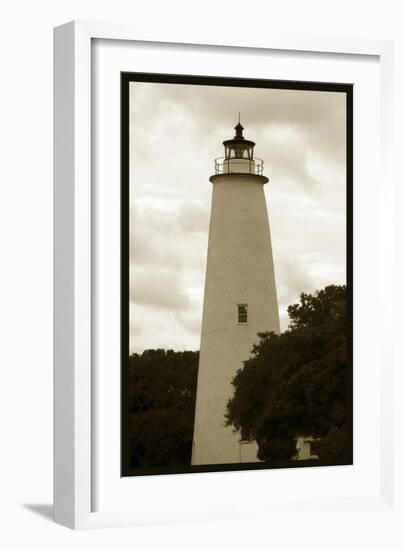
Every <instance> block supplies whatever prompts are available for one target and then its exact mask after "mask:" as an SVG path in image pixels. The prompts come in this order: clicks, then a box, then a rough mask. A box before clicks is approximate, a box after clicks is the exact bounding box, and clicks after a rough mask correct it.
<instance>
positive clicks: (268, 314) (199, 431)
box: [192, 123, 280, 465]
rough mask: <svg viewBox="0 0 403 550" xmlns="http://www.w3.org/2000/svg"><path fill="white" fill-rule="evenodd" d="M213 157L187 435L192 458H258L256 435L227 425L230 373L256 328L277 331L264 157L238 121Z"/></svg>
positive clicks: (203, 460)
mask: <svg viewBox="0 0 403 550" xmlns="http://www.w3.org/2000/svg"><path fill="white" fill-rule="evenodd" d="M235 130H236V135H235V137H234V138H233V139H230V140H227V141H224V143H223V144H224V148H225V157H223V158H222V159H217V160H216V163H215V168H216V169H215V172H216V173H215V175H213V176H211V177H210V181H211V183H212V184H213V198H212V207H211V219H210V230H209V243H208V254H207V271H206V282H205V291H204V307H203V322H202V332H201V345H200V362H199V374H198V385H197V397H196V416H195V428H194V436H193V453H192V464H193V465H202V464H204V465H206V464H234V463H239V462H254V461H258V459H257V456H256V454H257V445H256V443H255V442H253V443H249V444H246V443H244V442H241V441H240V437H239V434H234V433H233V431H232V428H231V427H226V426H225V417H224V415H225V413H226V405H227V402H228V400H229V399H230V397H231V396H232V394H233V386H232V385H231V381H232V379H233V378H234V376H235V374H236V371H237V370H238V369H240V368H241V367H242V366H243V361H244V360H246V359H248V358H249V357H250V355H251V349H252V346H253V344H254V343H255V342H256V341H257V333H258V332H265V331H273V332H276V333H278V332H280V323H279V314H278V304H277V293H276V284H275V277H274V267H273V258H272V247H271V238H270V228H269V220H268V215H267V208H266V201H265V195H264V191H263V185H264V184H265V183H267V182H268V178H267V177H265V176H264V175H263V161H261V160H259V159H255V158H254V156H253V148H254V146H255V144H254V142H253V141H249V140H246V139H245V138H244V136H243V127H242V126H241V124H240V123H238V124H237V125H236V127H235Z"/></svg>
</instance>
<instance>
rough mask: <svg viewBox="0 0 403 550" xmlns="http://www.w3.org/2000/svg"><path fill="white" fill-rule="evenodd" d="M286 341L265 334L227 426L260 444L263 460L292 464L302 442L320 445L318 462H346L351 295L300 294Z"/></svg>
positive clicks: (244, 372)
mask: <svg viewBox="0 0 403 550" xmlns="http://www.w3.org/2000/svg"><path fill="white" fill-rule="evenodd" d="M288 314H289V317H290V326H289V329H288V330H287V331H285V332H284V333H283V334H280V335H279V334H274V333H262V334H259V335H258V338H259V340H258V343H257V344H256V345H255V346H254V347H253V349H252V356H251V358H250V359H248V360H247V361H245V362H244V366H243V368H241V369H240V370H238V372H237V374H236V376H235V378H234V379H233V382H232V383H233V386H234V395H233V397H232V399H230V401H229V402H228V405H227V415H226V421H227V425H231V426H232V427H233V428H234V430H236V431H239V432H240V433H241V434H242V437H243V438H246V439H250V440H252V439H256V441H257V443H258V447H259V451H258V457H259V458H260V459H261V460H265V461H267V462H270V463H272V464H275V463H277V462H278V463H282V462H285V461H288V460H290V459H292V458H293V457H294V456H295V454H296V449H295V440H296V438H297V437H298V436H312V437H314V438H318V439H320V442H319V443H318V452H319V458H321V459H324V460H332V461H334V462H337V461H344V460H345V459H346V457H347V456H348V455H349V451H350V442H349V435H348V434H349V430H348V422H349V411H348V384H349V377H348V369H347V323H346V287H345V286H335V285H332V286H327V287H326V288H324V289H323V290H320V291H317V292H315V293H314V294H305V293H302V294H301V297H300V303H298V304H293V305H291V306H289V308H288Z"/></svg>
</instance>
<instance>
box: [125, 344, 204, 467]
mask: <svg viewBox="0 0 403 550" xmlns="http://www.w3.org/2000/svg"><path fill="white" fill-rule="evenodd" d="M198 362H199V352H193V351H184V352H175V351H172V350H168V351H165V350H162V349H157V350H146V351H144V352H143V353H142V354H141V355H139V354H136V353H135V354H133V355H131V356H130V357H129V414H130V417H129V439H130V467H132V468H136V467H141V468H147V467H152V466H160V467H171V466H184V465H190V460H191V452H192V438H193V423H194V413H195V399H196V386H197V368H198Z"/></svg>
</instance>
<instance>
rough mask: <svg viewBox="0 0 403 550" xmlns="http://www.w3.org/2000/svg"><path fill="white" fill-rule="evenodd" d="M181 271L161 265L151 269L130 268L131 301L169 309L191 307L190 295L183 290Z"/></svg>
mask: <svg viewBox="0 0 403 550" xmlns="http://www.w3.org/2000/svg"><path fill="white" fill-rule="evenodd" d="M178 275H179V273H178V272H177V271H174V270H170V269H167V268H163V267H160V268H159V269H158V270H155V271H154V270H149V269H144V268H141V267H136V268H133V269H131V270H130V301H131V302H133V303H135V304H141V305H145V306H151V307H156V308H162V309H168V310H171V311H175V310H184V309H187V308H189V306H190V300H189V296H188V295H187V294H186V293H185V292H184V291H183V288H182V285H181V279H180V277H179V276H178Z"/></svg>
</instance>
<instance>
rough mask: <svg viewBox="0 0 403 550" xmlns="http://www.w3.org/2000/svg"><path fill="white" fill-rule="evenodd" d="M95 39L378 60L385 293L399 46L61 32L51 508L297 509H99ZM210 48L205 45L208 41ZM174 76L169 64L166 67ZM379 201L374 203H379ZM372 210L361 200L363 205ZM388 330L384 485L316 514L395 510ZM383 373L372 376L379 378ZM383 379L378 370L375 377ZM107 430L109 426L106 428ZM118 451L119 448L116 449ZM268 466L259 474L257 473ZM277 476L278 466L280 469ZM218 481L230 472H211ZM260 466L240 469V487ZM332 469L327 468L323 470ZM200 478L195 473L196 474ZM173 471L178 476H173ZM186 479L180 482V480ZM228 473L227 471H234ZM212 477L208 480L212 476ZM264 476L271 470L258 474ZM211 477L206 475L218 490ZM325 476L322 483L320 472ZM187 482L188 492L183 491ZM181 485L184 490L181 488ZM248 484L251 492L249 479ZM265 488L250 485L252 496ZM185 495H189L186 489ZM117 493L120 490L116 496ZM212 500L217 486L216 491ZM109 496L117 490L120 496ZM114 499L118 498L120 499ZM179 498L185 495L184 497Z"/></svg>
mask: <svg viewBox="0 0 403 550" xmlns="http://www.w3.org/2000/svg"><path fill="white" fill-rule="evenodd" d="M94 40H116V41H122V40H124V41H132V42H133V43H135V42H137V43H150V44H152V43H155V44H157V43H158V44H159V45H160V47H161V48H162V49H163V48H164V43H167V44H168V43H176V45H177V46H178V47H179V48H180V45H181V44H182V45H183V47H185V45H186V47H187V48H188V49H189V48H193V49H194V51H195V52H196V51H197V52H200V51H203V48H209V51H210V52H211V49H212V48H214V49H216V51H217V52H219V51H223V50H224V49H228V48H236V49H241V50H242V52H243V54H244V55H249V54H252V53H253V52H256V51H259V52H264V51H269V50H270V51H279V52H283V55H287V52H298V53H299V54H300V55H305V56H309V55H314V54H315V53H317V52H321V53H323V54H324V55H327V54H328V55H329V56H334V59H337V58H338V56H339V57H340V56H368V57H373V58H377V63H378V66H379V69H380V75H379V82H380V115H381V119H380V120H381V122H380V148H379V155H380V157H381V167H382V174H383V177H384V182H387V184H386V183H385V186H384V188H383V189H382V193H381V195H380V199H381V200H380V202H379V203H378V205H377V206H376V208H377V215H378V217H379V223H380V230H379V234H378V233H377V234H376V236H377V237H379V239H380V249H381V250H380V252H381V254H382V263H380V265H379V267H380V270H379V273H378V274H377V275H376V277H377V279H376V282H377V283H379V284H380V283H382V288H383V289H391V288H392V287H393V274H392V272H391V269H388V268H387V267H386V266H387V265H390V264H388V260H390V259H391V255H392V254H393V228H392V225H391V222H390V216H389V214H388V213H389V212H390V211H391V210H392V209H393V173H392V156H391V152H392V150H393V149H392V119H393V112H392V109H393V101H392V100H393V44H392V43H391V42H388V41H375V40H359V39H350V40H346V39H337V38H323V37H312V36H286V35H276V34H270V36H268V37H265V38H264V39H261V38H259V37H256V38H255V37H253V38H251V35H250V34H247V33H246V34H245V35H244V37H243V38H239V40H238V39H237V41H236V43H229V42H227V41H225V40H223V39H221V38H220V37H215V36H209V35H208V33H207V32H206V34H203V41H201V40H195V39H194V37H189V36H186V30H185V29H184V30H183V32H182V33H181V36H178V34H177V33H175V36H170V35H169V31H167V33H166V35H164V36H158V37H154V36H148V35H146V34H144V33H142V32H141V31H138V30H137V29H135V28H133V27H132V26H130V25H119V24H109V23H91V22H72V23H68V24H66V25H62V26H61V27H58V28H56V29H55V37H54V61H55V65H54V69H55V70H54V79H55V80H54V82H55V103H54V109H55V148H54V158H55V200H54V204H55V226H54V231H55V268H54V274H55V287H54V288H55V316H54V320H55V332H54V348H55V370H54V463H55V468H54V514H55V521H56V522H58V523H61V524H63V525H66V526H68V527H71V528H75V529H81V528H91V527H105V526H118V525H138V524H147V523H159V522H166V521H169V522H171V521H172V522H178V521H187V520H189V521H197V520H200V519H219V518H220V517H232V518H236V517H240V518H242V517H250V515H251V514H259V513H260V514H261V513H263V514H267V513H276V512H278V511H279V510H282V511H283V513H284V510H285V511H286V512H287V513H290V514H292V513H295V512H298V509H299V508H300V506H301V502H302V501H301V499H300V498H299V500H298V495H297V496H296V497H295V498H292V497H288V498H287V499H286V500H283V501H281V502H279V501H278V500H270V499H266V500H265V499H264V498H263V499H262V498H261V497H260V498H255V499H254V497H253V496H252V497H251V498H250V499H249V501H242V500H241V501H239V502H235V503H234V506H233V507H232V508H231V507H229V508H227V509H226V510H225V511H223V513H222V514H220V513H219V510H218V508H217V507H214V506H208V505H207V504H206V503H204V504H203V503H202V504H200V502H197V501H196V500H195V501H194V502H190V503H189V502H188V503H187V505H186V509H183V508H180V507H179V506H178V507H175V506H168V504H167V503H164V502H163V503H162V505H160V506H156V507H153V505H152V503H150V506H149V507H145V508H144V510H140V509H139V508H136V507H135V506H132V507H130V506H123V507H122V506H119V503H118V502H113V501H111V506H109V507H108V509H107V510H106V511H102V510H101V511H94V509H95V508H96V506H95V505H94V482H95V480H96V479H97V476H98V475H99V472H97V463H96V460H94V452H93V451H94V449H95V448H96V445H95V442H94V441H95V440H94V438H95V435H94V423H95V422H96V418H95V417H94V416H95V415H94V410H95V409H94V401H95V400H96V399H97V396H96V393H95V391H96V390H95V387H94V381H93V371H92V361H93V355H94V353H95V348H94V345H95V344H94V341H93V327H92V323H93V315H94V298H95V290H94V288H93V277H94V273H93V268H94V266H95V265H96V262H94V246H93V243H94V230H96V225H94V223H93V219H92V212H93V209H94V189H93V182H92V140H93V137H94V136H93V134H92V120H91V116H92V113H93V105H92V92H93V91H94V90H92V84H93V81H92V78H93V65H92V48H93V44H94ZM207 45H208V46H207ZM166 72H169V63H168V65H167V70H166ZM372 207H373V208H375V205H374V204H373V205H372ZM363 208H364V206H363ZM389 292H390V290H389V291H388V290H385V291H384V292H383V293H382V292H381V293H380V295H379V297H378V298H377V302H376V306H375V307H376V308H377V309H376V314H377V315H378V316H379V315H380V316H382V317H381V318H383V316H384V315H385V314H386V312H387V311H388V307H389V306H388V304H389V301H388V297H389ZM388 338H390V336H388V331H387V327H386V324H385V323H382V324H381V344H380V345H381V350H382V353H381V355H382V368H381V369H380V371H379V373H378V374H379V375H380V383H379V386H378V387H377V388H376V389H375V388H374V391H376V392H378V393H379V396H378V397H379V403H380V409H379V423H380V435H379V451H380V458H379V468H380V478H379V484H377V487H378V489H377V490H376V491H372V490H371V491H370V494H367V493H368V492H366V491H363V492H362V493H359V494H358V493H357V494H355V495H354V496H352V495H351V494H346V495H345V496H344V495H343V494H341V495H339V496H338V497H337V498H324V497H323V496H322V497H318V498H313V499H306V500H303V502H302V505H303V506H304V509H307V508H309V509H310V510H311V511H312V513H317V512H318V511H319V510H320V511H323V510H328V511H335V510H341V509H345V508H346V507H347V508H348V509H351V510H385V509H392V508H391V507H392V506H393V448H394V447H393V423H392V421H391V419H392V418H393V414H394V409H393V399H392V397H393V361H394V356H393V353H392V346H390V345H388ZM376 376H377V374H376V373H375V374H374V377H376ZM374 379H375V378H374ZM97 429H98V430H102V426H99V425H98V426H97ZM117 452H120V449H117ZM259 473H260V472H259ZM271 473H273V471H272V472H271ZM203 475H204V476H209V478H211V479H214V483H221V482H220V481H218V480H219V479H220V476H223V475H224V476H225V475H227V474H203ZM254 475H255V477H256V473H255V474H254V473H253V472H250V473H247V472H243V476H244V477H243V485H244V486H245V483H246V484H247V483H248V481H246V482H245V480H248V478H246V477H245V476H250V477H249V480H252V478H253V476H254ZM324 475H326V474H324ZM192 476H193V474H192ZM192 476H170V477H171V481H170V482H169V481H168V482H167V481H162V478H159V479H158V478H154V479H153V480H150V478H148V480H145V479H142V480H141V484H142V486H143V487H144V484H145V483H148V484H150V486H151V484H153V485H152V486H153V490H154V488H155V487H156V486H157V485H158V483H165V485H166V487H168V485H167V484H169V483H170V488H171V489H172V488H173V487H174V486H175V483H176V484H177V487H178V491H179V494H180V490H183V491H185V493H186V491H188V493H186V494H189V487H190V485H189V484H191V483H192V480H191V479H190V478H191V477H192ZM175 477H176V478H177V479H175ZM179 478H180V479H179ZM226 479H229V478H226ZM206 480H207V478H206V477H204V479H203V482H204V483H205V482H206ZM257 482H258V483H259V484H261V483H262V478H259V479H258V481H257ZM214 483H212V482H208V481H207V485H209V486H210V488H211V490H214ZM322 483H323V480H322ZM180 488H181V489H180ZM179 489H180V490H179ZM243 490H247V489H246V488H245V487H244V489H243ZM255 490H256V489H252V492H253V491H255ZM185 493H183V494H185ZM115 494H118V493H115ZM210 496H211V493H210ZM111 498H112V497H111ZM116 498H117V497H116ZM176 498H177V499H179V498H180V496H177V497H176Z"/></svg>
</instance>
